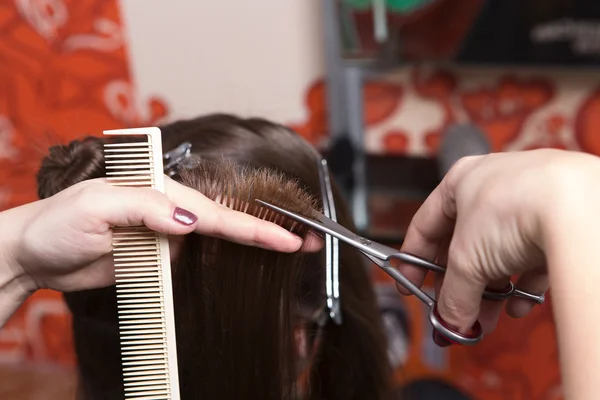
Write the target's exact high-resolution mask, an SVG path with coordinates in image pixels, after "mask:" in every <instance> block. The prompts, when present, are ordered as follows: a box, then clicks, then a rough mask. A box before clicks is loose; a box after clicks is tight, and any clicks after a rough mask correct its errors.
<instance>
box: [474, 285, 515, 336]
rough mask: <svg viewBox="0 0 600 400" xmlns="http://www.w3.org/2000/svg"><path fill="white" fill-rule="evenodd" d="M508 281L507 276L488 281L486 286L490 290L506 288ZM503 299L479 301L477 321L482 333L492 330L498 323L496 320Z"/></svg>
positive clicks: (499, 313)
mask: <svg viewBox="0 0 600 400" xmlns="http://www.w3.org/2000/svg"><path fill="white" fill-rule="evenodd" d="M509 282H510V279H509V278H506V279H499V280H497V281H494V282H491V283H488V284H487V286H486V288H487V289H491V290H499V291H500V290H503V289H506V287H507V286H508V284H509ZM503 306H504V301H500V300H486V299H483V300H482V301H481V308H480V310H479V317H478V318H479V322H480V323H481V327H482V328H483V332H484V333H490V332H493V331H494V330H495V329H496V326H497V325H498V320H499V319H500V315H501V314H502V308H503Z"/></svg>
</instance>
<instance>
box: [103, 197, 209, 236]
mask: <svg viewBox="0 0 600 400" xmlns="http://www.w3.org/2000/svg"><path fill="white" fill-rule="evenodd" d="M105 188H107V190H105V191H103V193H101V194H100V193H94V199H93V200H92V201H93V203H92V204H93V206H92V208H91V213H92V215H93V216H94V217H96V218H98V219H100V220H101V221H103V222H105V223H107V224H109V225H111V226H139V225H145V226H147V227H148V228H150V229H152V230H153V231H157V232H161V233H165V234H168V235H185V234H188V233H191V232H193V231H194V229H195V228H196V225H197V221H198V217H197V216H196V215H195V214H194V213H192V212H191V211H188V210H185V209H183V208H180V207H177V206H176V205H175V204H174V203H173V202H172V201H171V200H170V199H169V198H168V197H167V196H165V195H164V194H162V193H161V192H159V191H158V190H155V189H149V188H132V187H116V186H108V187H107V186H105Z"/></svg>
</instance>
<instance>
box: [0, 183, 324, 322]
mask: <svg viewBox="0 0 600 400" xmlns="http://www.w3.org/2000/svg"><path fill="white" fill-rule="evenodd" d="M165 185H166V193H167V195H166V196H165V195H163V194H161V193H160V192H158V191H156V190H153V189H144V188H128V187H115V186H111V185H108V184H107V183H106V181H105V180H104V179H94V180H88V181H84V182H81V183H79V184H76V185H74V186H71V187H69V188H67V189H65V190H63V191H62V192H59V193H57V194H56V195H54V196H52V197H49V198H47V199H44V200H40V201H37V202H34V203H30V204H26V205H23V206H21V207H17V208H14V209H11V210H7V211H4V212H2V213H0V227H1V228H0V326H1V325H2V324H3V323H4V322H5V321H6V320H7V319H8V317H9V316H10V315H11V314H12V313H13V312H14V310H16V308H17V307H18V306H19V305H20V303H21V302H22V301H24V300H25V299H26V298H27V297H28V296H29V295H30V294H31V293H33V292H34V291H35V290H37V289H39V288H50V289H54V290H59V291H76V290H83V289H91V288H98V287H103V286H109V285H111V284H113V283H114V269H113V266H112V260H111V250H112V229H111V226H136V225H146V226H147V227H148V228H150V229H152V230H155V231H158V232H161V233H165V234H168V235H174V236H181V235H186V234H188V233H191V232H196V233H199V234H203V235H207V236H215V237H219V238H224V239H228V240H231V241H234V242H238V243H242V244H246V245H251V246H257V247H262V248H266V249H271V250H276V251H281V252H294V251H298V250H300V249H301V248H302V250H305V251H314V250H316V249H317V248H318V247H319V245H318V243H317V242H316V241H310V240H309V241H307V242H306V244H305V245H304V246H303V241H302V240H301V239H300V238H299V237H297V236H295V235H293V234H292V233H290V232H288V231H286V230H285V229H283V228H281V227H280V226H278V225H275V224H273V223H270V222H266V221H263V220H260V219H258V218H255V217H253V216H250V215H248V214H244V213H241V212H237V211H232V210H230V209H228V208H226V207H224V206H222V205H219V204H217V203H215V202H213V201H212V200H210V199H208V198H206V197H205V196H203V195H202V194H201V193H199V192H198V191H196V190H193V189H190V188H188V187H186V186H183V185H181V184H179V183H177V182H175V181H174V180H172V179H169V178H165Z"/></svg>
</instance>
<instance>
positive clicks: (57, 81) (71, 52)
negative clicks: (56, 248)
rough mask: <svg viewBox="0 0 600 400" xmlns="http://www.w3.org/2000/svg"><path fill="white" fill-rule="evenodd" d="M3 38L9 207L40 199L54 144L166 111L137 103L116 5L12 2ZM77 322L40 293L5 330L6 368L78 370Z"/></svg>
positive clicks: (0, 6) (4, 199)
mask: <svg viewBox="0 0 600 400" xmlns="http://www.w3.org/2000/svg"><path fill="white" fill-rule="evenodd" d="M0 38H1V40H0V210H2V209H6V208H10V207H13V206H17V205H20V204H23V203H26V202H29V201H33V200H36V190H35V178H34V176H35V171H36V168H37V166H38V165H39V161H40V158H41V155H42V154H43V152H45V151H46V150H47V148H48V146H50V145H52V144H54V143H63V142H67V141H69V140H71V139H73V138H76V137H80V136H81V135H82V134H98V133H100V132H101V131H102V130H103V129H114V128H123V127H128V126H134V125H139V124H153V123H154V122H155V120H156V119H158V118H162V117H163V116H165V115H166V107H165V106H164V105H163V103H162V102H161V101H160V100H156V99H153V100H150V101H148V102H147V104H146V105H145V107H146V109H144V110H139V109H137V108H136V106H135V104H138V103H137V102H136V101H135V90H134V88H133V87H132V83H131V78H130V74H129V68H128V63H127V49H126V46H125V42H124V37H123V29H122V25H121V20H120V18H119V13H118V5H117V2H116V1H114V0H70V1H63V0H47V1H29V0H15V1H3V2H0ZM141 115H146V117H145V118H143V117H141ZM68 323H69V315H68V313H67V310H66V307H65V305H64V304H63V302H62V299H61V297H60V295H59V294H57V293H55V292H51V291H48V290H45V291H40V292H38V293H36V295H35V296H33V297H32V298H30V299H29V300H28V301H27V302H26V303H25V305H24V306H23V307H21V309H20V310H19V311H18V312H17V313H16V314H15V315H14V317H13V318H12V319H11V320H10V321H9V322H8V324H7V325H6V326H5V327H4V328H3V329H2V330H0V362H11V363H27V362H35V363H38V364H51V365H60V366H67V367H68V366H73V365H74V363H75V358H74V354H73V349H72V343H71V336H70V329H69V324H68Z"/></svg>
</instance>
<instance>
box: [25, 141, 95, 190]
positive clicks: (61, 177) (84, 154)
mask: <svg viewBox="0 0 600 400" xmlns="http://www.w3.org/2000/svg"><path fill="white" fill-rule="evenodd" d="M103 143H104V142H103V141H102V139H100V138H97V137H88V138H85V139H83V140H74V141H72V142H71V143H69V144H68V145H66V146H64V145H60V146H52V147H50V149H49V153H48V155H47V156H46V157H44V159H43V160H42V165H41V167H40V170H39V171H38V173H37V176H36V178H37V184H38V195H39V197H40V198H41V199H44V198H47V197H50V196H53V195H55V194H56V193H58V192H60V191H62V190H64V189H66V188H68V187H69V186H73V185H75V184H76V183H79V182H81V181H85V180H87V179H93V178H100V177H103V176H105V169H104V151H103Z"/></svg>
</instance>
